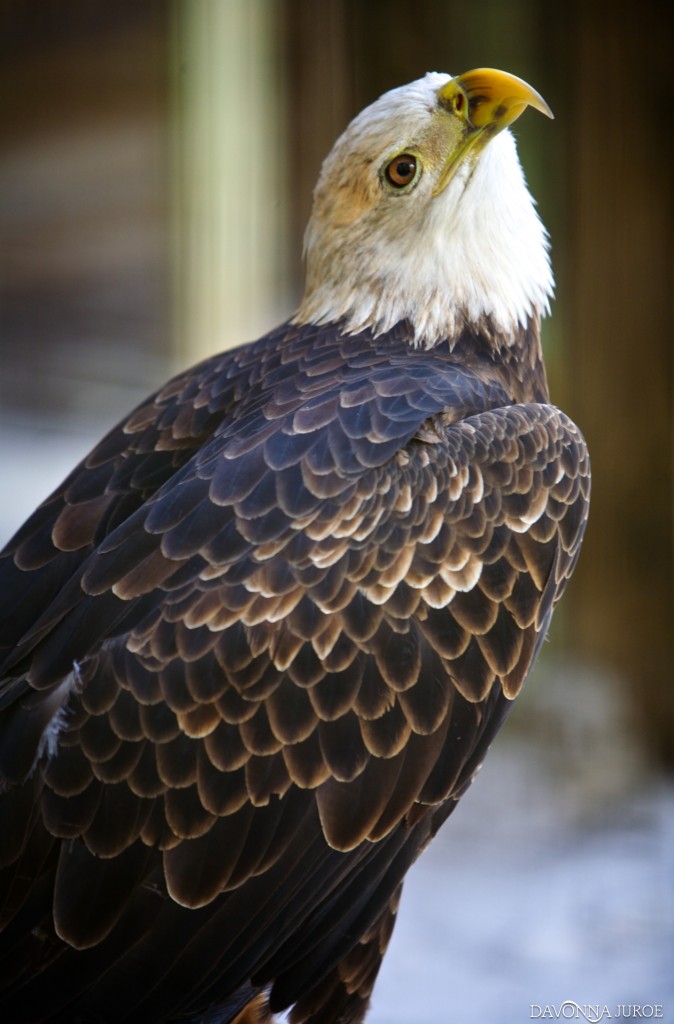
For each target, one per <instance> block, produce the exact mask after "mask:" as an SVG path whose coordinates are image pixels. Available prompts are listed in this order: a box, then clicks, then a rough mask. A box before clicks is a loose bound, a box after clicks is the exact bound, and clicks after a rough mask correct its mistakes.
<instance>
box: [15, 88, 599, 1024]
mask: <svg viewBox="0 0 674 1024" xmlns="http://www.w3.org/2000/svg"><path fill="white" fill-rule="evenodd" d="M527 105H530V106H533V107H535V108H537V109H538V110H541V111H542V112H543V113H549V110H548V108H547V106H546V104H545V103H544V101H543V100H542V99H541V97H540V96H539V95H538V94H537V93H536V92H535V91H534V90H533V89H532V88H531V87H530V86H528V85H527V84H526V83H524V82H522V81H521V80H520V79H518V78H515V77H513V76H512V75H508V74H505V73H503V72H499V71H494V70H490V69H480V70H475V71H471V72H468V73H467V74H464V75H460V76H459V77H455V78H452V77H450V76H448V75H444V74H436V73H432V74H428V75H426V77H425V78H423V79H421V80H419V81H416V82H413V83H412V84H410V85H407V86H405V87H402V88H399V89H394V90H393V91H391V92H389V93H387V94H385V95H384V96H382V97H381V98H380V99H378V100H377V101H376V102H375V103H373V104H372V105H371V106H370V107H368V108H367V109H366V110H364V111H363V112H362V113H361V114H360V115H359V116H358V117H356V119H355V120H354V121H353V122H352V123H351V125H350V126H349V127H348V128H347V129H346V131H345V132H344V134H343V135H342V136H341V138H340V139H339V140H338V141H337V143H336V144H335V146H334V148H333V150H332V151H331V153H330V154H329V156H328V157H327V159H326V161H325V163H324V165H323V168H322V171H321V175H320V178H319V181H318V185H317V187H316V190H315V197H314V206H313V212H312V215H311V220H310V223H309V227H308V230H307V235H306V258H307V284H306V291H305V294H304V297H303V299H302V302H301V304H300V306H299V308H298V310H297V312H296V313H295V315H294V316H293V317H292V319H290V320H289V321H288V322H287V323H284V324H283V325H282V326H280V327H278V328H277V329H275V330H273V331H271V333H269V334H267V335H266V336H265V337H262V338H260V339H259V340H258V341H255V342H254V343H252V344H248V345H243V346H242V347H240V348H237V349H234V350H232V351H228V352H225V353H224V354H221V355H216V356H214V357H212V358H209V359H207V360H206V361H204V362H202V363H200V364H199V365H198V366H195V367H193V368H191V369H189V370H187V371H186V372H184V373H182V374H180V375H179V376H177V377H175V378H174V379H173V380H171V381H169V382H168V383H167V384H165V385H164V386H163V387H162V388H160V390H158V391H157V392H156V393H155V394H154V395H152V396H151V397H149V398H148V399H147V400H146V401H144V402H143V403H142V404H141V405H140V406H139V407H138V408H137V409H136V410H135V411H134V412H132V413H131V414H130V415H128V416H127V417H126V418H125V419H124V420H122V422H121V423H120V425H119V426H117V427H116V428H114V429H113V430H112V431H111V432H110V433H109V434H108V435H107V436H106V437H105V438H104V439H103V440H102V441H101V442H100V444H98V445H97V446H96V447H95V448H94V450H93V451H92V452H91V453H90V454H89V455H88V456H87V457H86V458H85V459H84V461H83V462H81V463H80V465H79V466H77V467H76V468H75V469H74V470H73V472H72V473H71V474H70V475H69V476H68V478H67V479H66V480H65V481H64V483H63V484H62V485H61V486H60V487H59V488H58V489H57V490H56V491H55V492H54V493H53V494H52V495H51V497H49V498H48V499H47V500H46V501H45V502H44V504H42V505H41V506H40V507H39V508H38V509H37V511H36V512H35V513H34V514H33V515H32V516H31V517H30V519H29V520H28V521H27V522H26V524H25V525H24V526H23V527H22V528H21V529H20V530H19V532H18V533H17V534H16V536H15V537H14V539H13V540H12V541H11V542H10V544H9V545H8V546H7V548H6V550H5V552H4V556H3V559H2V563H1V564H2V568H1V580H2V590H1V594H2V597H1V600H2V626H1V632H0V679H1V680H2V682H1V683H0V780H1V788H0V815H1V819H2V820H1V824H0V865H1V871H0V928H1V929H2V931H1V932H0V1019H1V1020H2V1021H4V1022H6V1024H38V1022H47V1021H48V1022H51V1024H66V1022H67V1024H73V1022H74V1024H112V1022H114V1024H121V1022H124V1021H125V1022H139V1024H140V1022H142V1024H160V1022H163V1024H166V1022H174V1024H176V1022H179V1021H182V1022H192V1024H197V1022H201V1024H231V1022H236V1024H253V1022H256V1021H257V1022H261V1021H269V1020H271V1019H272V1015H273V1014H274V1013H276V1012H278V1011H283V1010H285V1009H288V1008H289V1013H290V1020H291V1021H292V1022H293V1024H338V1022H340V1024H349V1022H352V1024H353V1022H358V1021H361V1020H363V1019H364V1016H365V1014H366V1011H367V1008H368V1004H369V1001H370V996H371V991H372V987H373V984H374V980H375V977H376V974H377V970H378V968H379V965H380V962H381V959H382V956H383V954H384V952H385V950H386V946H387V943H388V940H389V937H390V934H391V930H392V927H393V923H394V919H395V915H396V909H397V907H398V901H399V897H400V891H401V885H402V882H403V878H404V875H405V873H406V871H407V870H408V868H409V867H410V865H411V864H412V863H413V862H414V861H415V860H416V858H417V857H418V855H419V853H420V852H421V851H422V850H423V849H424V847H425V846H426V845H427V843H428V842H429V841H430V840H431V838H432V837H433V835H434V834H435V833H436V831H437V830H438V828H439V827H440V825H441V824H442V823H443V822H444V821H445V819H446V818H447V817H448V815H449V814H450V813H451V812H452V810H453V809H454V807H455V806H456V804H457V801H458V800H459V798H460V797H461V796H462V794H463V793H464V792H465V790H466V789H467V788H468V787H469V785H470V783H471V780H472V779H473V777H474V775H475V773H476V771H477V769H478V767H479V765H480V763H481V762H482V760H483V758H484V756H485V753H486V751H487V748H488V747H489V744H490V743H491V741H492V739H493V738H494V736H495V734H496V732H497V731H498V730H499V728H500V727H501V725H502V723H503V721H504V719H505V717H506V715H507V714H508V711H509V709H510V707H511V706H512V703H513V700H514V698H515V697H516V696H517V694H518V692H519V691H520V689H521V687H522V684H523V682H524V680H525V678H526V676H527V673H528V671H529V669H530V668H531V665H532V662H533V660H534V658H535V657H536V654H537V652H538V649H539V647H540V645H541V642H542V640H543V638H544V636H545V634H546V630H547V628H548V624H549V622H550V616H551V614H552V611H553V608H554V606H555V603H556V602H557V600H558V599H559V597H560V595H561V593H562V591H563V590H564V587H565V584H566V582H567V580H568V578H569V575H570V573H571V571H572V569H573V566H574V563H575V561H576V557H577V555H578V551H579V548H580V544H581V539H582V535H583V529H584V525H585V521H586V518H587V510H588V495H589V463H588V454H587V450H586V446H585V443H584V441H583V438H582V436H581V434H580V432H579V430H578V429H577V427H576V426H575V425H574V424H573V423H572V422H571V421H570V420H569V419H568V418H567V417H566V416H565V415H564V414H563V413H562V412H560V411H559V410H558V409H557V408H555V407H554V406H553V405H551V404H550V403H549V397H548V388H547V384H546V378H545V370H544V366H543V361H542V354H541V346H540V319H541V316H542V315H543V314H544V313H545V312H546V311H547V308H548V299H549V296H550V294H551V289H552V277H551V271H550V265H549V260H548V252H547V236H546V233H545V230H544V228H543V226H542V225H541V222H540V220H539V218H538V216H537V214H536V212H535V209H534V205H533V202H532V199H531V197H530V195H529V193H528V190H527V187H526V184H525V181H524V178H523V174H522V171H521V168H520V165H519V162H518V158H517V155H516V149H515V143H514V140H513V137H512V135H511V133H510V131H509V130H507V129H508V125H509V124H511V123H512V122H513V121H514V120H515V118H517V117H518V116H519V115H520V114H521V113H522V111H523V110H524V109H525V107H526V106H527Z"/></svg>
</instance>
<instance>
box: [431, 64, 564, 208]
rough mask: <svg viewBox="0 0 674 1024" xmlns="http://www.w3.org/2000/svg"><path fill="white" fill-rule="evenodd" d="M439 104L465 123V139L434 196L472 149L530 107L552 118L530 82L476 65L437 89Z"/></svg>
mask: <svg viewBox="0 0 674 1024" xmlns="http://www.w3.org/2000/svg"><path fill="white" fill-rule="evenodd" d="M437 95H438V104H439V106H440V107H441V108H442V109H443V110H445V111H447V113H449V114H452V115H453V116H454V117H456V118H458V119H459V121H460V122H462V123H463V132H462V135H463V141H462V142H461V143H460V144H459V145H458V146H457V148H456V149H454V150H453V152H452V153H450V154H449V157H448V160H447V163H446V164H445V166H444V168H443V170H442V173H441V175H440V178H439V180H438V182H437V184H436V186H435V188H434V189H433V195H435V196H437V195H440V193H441V192H443V191H444V190H445V188H446V187H447V185H448V184H449V182H450V181H451V179H452V178H453V176H454V172H455V171H456V169H457V167H458V166H459V164H460V163H461V162H462V160H463V159H464V158H465V157H466V156H467V154H468V153H469V152H470V151H473V152H479V151H480V150H481V149H483V148H484V146H486V145H487V143H488V142H489V141H490V139H493V138H494V136H495V135H498V133H499V132H501V131H503V129H504V128H507V127H508V125H510V124H512V123H513V121H516V120H517V118H518V117H519V116H520V114H523V113H524V111H525V110H526V108H527V107H534V108H535V109H536V110H540V112H541V113H542V114H545V116H546V117H553V113H552V111H551V110H550V107H549V106H548V105H547V103H546V102H545V100H544V99H543V97H542V96H541V95H540V94H539V93H537V92H536V90H535V89H532V87H531V86H530V85H528V84H527V82H524V81H523V80H522V79H521V78H517V77H516V76H515V75H509V74H508V73H507V72H506V71H496V70H495V69H494V68H476V69H475V70H474V71H467V72H466V73H465V74H464V75H459V76H458V77H457V78H452V79H450V81H449V82H447V83H446V85H443V86H442V88H441V89H439V90H438V94H437Z"/></svg>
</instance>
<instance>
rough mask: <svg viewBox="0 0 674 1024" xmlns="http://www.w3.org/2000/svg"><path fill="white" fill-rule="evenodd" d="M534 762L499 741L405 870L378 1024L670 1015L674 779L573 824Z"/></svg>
mask: <svg viewBox="0 0 674 1024" xmlns="http://www.w3.org/2000/svg"><path fill="white" fill-rule="evenodd" d="M536 770H537V765H536V763H535V760H534V756H533V753H532V750H531V749H528V748H527V745H526V744H525V743H522V742H513V743H509V742H508V741H507V740H506V739H505V738H504V737H502V738H501V739H500V740H497V741H496V743H495V745H494V748H493V749H492V751H491V752H490V754H489V756H488V758H487V761H486V764H485V766H484V768H483V770H482V772H481V773H480V777H479V778H478V779H477V780H476V782H475V784H474V786H473V787H472V789H471V791H469V793H468V794H467V795H466V797H465V798H464V800H463V802H462V804H460V805H459V807H458V808H457V810H456V812H455V813H454V815H453V816H452V817H451V818H450V819H449V821H448V822H447V824H446V825H445V826H444V828H443V830H442V831H441V832H440V834H439V835H438V837H437V838H436V839H435V841H434V842H433V844H432V845H431V846H430V848H429V850H428V851H427V852H426V853H425V854H424V855H423V857H422V858H421V860H420V861H419V863H418V864H417V865H415V868H414V869H413V870H412V872H411V873H410V875H409V876H408V880H407V882H406V884H405V891H404V895H403V901H402V906H401V911H400V914H399V920H398V923H397V925H396V930H395V932H394V936H393V939H392V942H391V946H390V948H389V952H388V955H387V957H386V959H385V961H384V966H383V968H382V971H381V974H380V976H379V979H378V982H377V986H376V988H375V993H374V999H373V1008H372V1012H371V1014H370V1016H369V1017H368V1022H369V1024H445V1022H446V1024H450V1022H460V1024H473V1022H475V1024H477V1022H479V1024H522V1022H525V1021H529V1020H531V1019H534V1015H535V1014H538V1015H539V1017H542V1012H543V1011H544V1010H545V1007H546V1006H550V1007H552V1008H553V1009H559V1008H560V1006H561V1004H562V1003H563V1002H564V1001H565V1000H574V1001H575V1002H576V1003H579V1004H581V1005H585V1004H590V1005H592V1006H593V1007H596V1005H597V1004H600V1005H601V1007H602V1008H603V1007H608V1010H609V1012H610V1013H611V1014H612V1015H613V1017H616V1016H617V1015H618V1007H619V1005H626V1004H638V1005H640V1006H642V1007H647V1006H649V1005H653V1004H660V1005H662V1007H663V1013H662V1019H664V1020H669V1021H674V889H673V887H672V869H673V867H674V787H672V786H667V785H665V784H664V783H658V784H652V785H650V786H649V787H647V788H645V789H643V790H642V791H641V792H638V793H635V794H633V795H631V796H629V797H626V798H625V799H623V800H622V801H616V802H615V803H614V804H612V805H611V806H610V807H603V808H602V807H597V808H596V809H595V813H594V814H593V815H592V816H590V817H588V818H587V819H585V820H573V817H572V816H569V814H568V813H567V811H568V808H565V807H564V806H563V805H562V804H560V795H559V790H557V789H556V788H555V786H554V785H551V786H549V785H548V784H547V783H545V782H542V781H541V779H540V778H539V779H538V780H537V784H536V785H535V786H534V787H533V788H531V789H530V788H529V786H528V784H527V783H526V782H523V780H524V778H525V776H526V775H527V774H528V773H532V772H534V773H535V772H536ZM546 790H547V793H546ZM513 791H515V792H516V793H517V794H518V795H519V796H520V797H522V796H524V799H523V800H518V801H513V800H512V799H511V797H512V793H513ZM420 1006H421V1007H423V1015H421V1013H420V1009H419V1007H420ZM532 1006H533V1007H534V1009H532ZM536 1007H540V1008H541V1010H540V1012H539V1010H538V1009H536ZM565 1012H567V1013H568V1012H571V1011H569V1010H567V1011H565ZM623 1015H625V1014H624V1012H623ZM548 1019H550V1015H548ZM581 1019H582V1018H581ZM604 1019H607V1020H608V1019H610V1018H608V1016H606V1017H605V1018H604Z"/></svg>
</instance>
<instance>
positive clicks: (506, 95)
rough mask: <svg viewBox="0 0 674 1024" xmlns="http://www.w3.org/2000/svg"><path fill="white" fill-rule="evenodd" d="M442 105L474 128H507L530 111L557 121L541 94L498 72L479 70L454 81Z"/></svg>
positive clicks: (445, 91)
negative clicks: (531, 108)
mask: <svg viewBox="0 0 674 1024" xmlns="http://www.w3.org/2000/svg"><path fill="white" fill-rule="evenodd" d="M438 99H439V101H440V105H441V106H444V107H448V108H449V109H450V110H452V111H453V112H454V113H455V114H459V116H463V117H465V118H467V120H468V121H470V123H471V124H472V125H473V127H474V128H481V129H485V128H495V129H496V130H497V131H501V129H503V128H506V127H507V126H508V125H509V124H512V123H513V121H516V120H517V118H518V117H519V116H520V114H523V113H524V111H525V110H526V108H527V107H534V108H535V109H536V110H540V112H541V114H545V115H546V117H553V113H552V111H551V110H550V107H549V106H548V105H547V103H546V102H545V100H544V99H543V97H542V96H541V95H540V93H537V92H536V90H535V89H532V87H531V86H530V85H528V84H527V83H526V82H524V81H522V79H521V78H517V77H516V76H515V75H509V74H508V73H507V72H506V71H496V70H494V68H476V69H475V70H474V71H467V72H466V73H465V75H459V76H458V77H457V78H453V79H452V80H451V82H448V83H447V85H443V87H442V89H440V91H439V92H438Z"/></svg>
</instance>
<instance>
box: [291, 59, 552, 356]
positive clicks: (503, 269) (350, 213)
mask: <svg viewBox="0 0 674 1024" xmlns="http://www.w3.org/2000/svg"><path fill="white" fill-rule="evenodd" d="M527 106H533V107H535V108H536V109H537V110H540V111H541V112H542V113H544V114H547V115H548V116H550V117H552V114H551V112H550V109H549V107H548V106H547V104H546V103H545V101H544V100H543V99H542V98H541V96H539V94H538V93H537V92H536V91H535V90H534V89H532V88H531V86H529V85H527V83H526V82H523V81H522V80H521V79H519V78H516V77H514V76H513V75H509V74H506V73H504V72H502V71H494V70H492V69H485V68H482V69H478V70H475V71H469V72H467V73H466V74H464V75H460V76H458V77H457V78H452V77H450V76H449V75H444V74H437V73H429V74H427V75H426V76H425V77H424V78H422V79H419V80H418V81H416V82H412V83H411V84H409V85H406V86H402V87H401V88H398V89H393V90H391V91H390V92H387V93H385V94H384V95H383V96H381V97H380V98H379V99H378V100H376V102H374V103H373V104H372V105H371V106H369V107H367V108H366V109H365V110H363V111H362V113H360V114H359V115H358V116H357V117H356V118H355V119H354V120H353V121H352V122H351V124H350V125H349V126H348V127H347V129H346V131H345V132H344V133H343V134H342V135H341V137H340V138H339V139H338V140H337V142H336V143H335V145H334V147H333V149H332V150H331V152H330V154H329V155H328V157H327V158H326V160H325V162H324V164H323V167H322V169H321V174H320V177H319V180H318V184H317V185H316V189H315V192H314V204H313V209H312V214H311V219H310V221H309V225H308V228H307V232H306V237H305V254H306V260H307V283H306V290H305V294H304V297H303V299H302V303H301V305H300V307H299V309H298V311H297V314H296V317H295V319H296V321H297V322H299V323H307V322H308V323H317V324H321V323H330V322H336V321H341V322H342V323H343V328H344V330H345V331H348V332H351V333H354V332H358V331H361V330H364V329H366V328H370V329H372V330H373V331H374V332H375V333H377V334H380V333H382V332H384V331H387V330H389V329H390V328H391V327H392V326H393V325H394V324H396V323H398V322H399V321H401V320H407V321H408V322H409V324H410V325H411V327H412V329H413V333H414V340H415V343H416V344H417V345H424V346H426V347H431V346H433V345H435V344H437V343H438V342H439V341H442V340H444V339H449V341H450V343H451V340H452V338H453V337H455V336H457V335H458V334H459V333H460V331H461V329H462V328H463V326H464V325H465V324H470V325H478V326H480V327H481V328H482V329H483V330H485V331H486V332H488V333H489V332H491V333H494V332H497V333H498V334H499V336H505V338H506V342H507V339H508V337H509V336H510V335H512V334H513V333H514V332H515V331H516V330H517V328H518V326H524V325H526V323H527V322H528V320H529V319H530V318H531V317H537V316H540V315H542V314H544V313H545V312H547V310H548V301H549V297H550V295H551V294H552V289H553V280H552V273H551V269H550V261H549V256H548V241H547V234H546V231H545V228H544V227H543V225H542V223H541V221H540V219H539V217H538V215H537V213H536V210H535V207H534V202H533V199H532V198H531V196H530V194H529V191H528V189H527V186H526V182H525V180H524V175H523V173H522V169H521V166H520V163H519V160H518V157H517V151H516V148H515V141H514V139H513V136H512V134H511V133H510V131H508V130H507V129H508V125H510V124H512V122H513V121H515V119H516V118H517V117H519V116H520V114H521V113H522V112H523V111H524V110H525V108H526V107H527Z"/></svg>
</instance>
